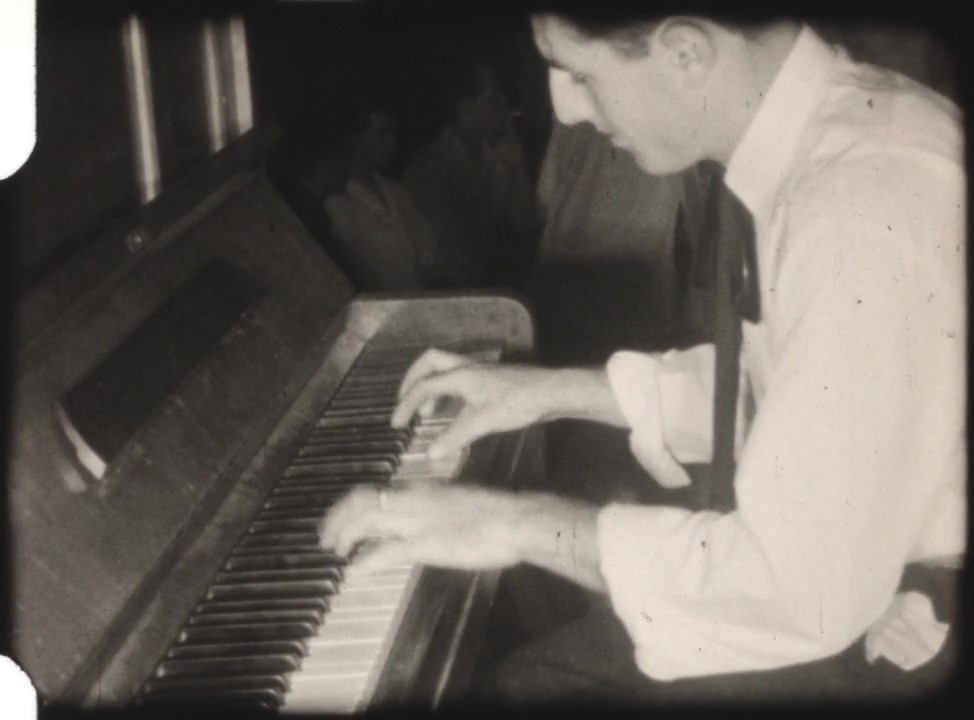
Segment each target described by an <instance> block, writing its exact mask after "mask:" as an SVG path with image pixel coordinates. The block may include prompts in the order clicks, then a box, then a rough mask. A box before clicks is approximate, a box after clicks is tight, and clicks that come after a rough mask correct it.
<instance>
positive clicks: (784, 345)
mask: <svg viewBox="0 0 974 720" xmlns="http://www.w3.org/2000/svg"><path fill="white" fill-rule="evenodd" d="M916 177H917V172H916V168H910V167H906V168H904V167H889V166H888V165H887V166H884V165H883V164H882V163H876V164H867V166H866V167H864V168H862V169H859V170H856V171H854V172H847V173H844V174H842V175H839V176H837V177H823V178H822V179H821V180H822V182H821V186H820V187H819V188H809V189H808V194H809V195H810V196H811V198H810V199H809V200H808V201H807V203H805V204H803V205H801V206H798V207H793V208H790V209H789V212H788V213H787V217H786V219H785V220H784V222H785V223H786V224H787V227H785V228H784V232H783V233H782V236H783V237H786V238H787V239H788V243H789V247H788V252H787V253H786V254H784V255H783V257H782V261H781V265H780V267H779V270H778V272H777V273H776V276H775V277H774V278H773V281H774V282H775V287H776V288H778V290H779V292H778V293H777V296H778V302H777V303H776V304H775V306H774V307H773V308H772V309H771V311H770V314H771V317H770V318H766V321H767V322H768V323H769V326H770V327H771V329H772V330H773V332H772V343H773V345H774V352H775V354H776V358H775V368H774V371H773V374H772V376H771V377H770V378H769V382H768V384H767V389H766V392H765V394H764V397H763V398H762V402H761V405H760V407H759V408H758V411H757V414H756V416H755V419H754V424H753V425H752V427H751V428H750V430H749V435H748V438H747V442H746V444H745V446H744V448H743V451H742V453H741V456H740V458H739V463H738V468H737V475H736V479H735V492H736V496H737V510H736V511H735V512H733V513H729V514H717V513H712V512H698V513H691V512H687V511H684V510H682V509H678V508H672V507H663V506H655V507H647V506H632V505H620V504H613V505H609V506H607V507H605V508H604V509H603V510H602V511H601V513H600V515H599V522H598V543H599V552H600V562H601V570H602V574H603V576H604V578H605V580H606V584H607V587H608V590H609V595H610V598H611V601H612V603H613V606H614V608H615V611H616V613H617V614H618V616H619V618H620V619H621V620H622V622H623V623H624V625H625V626H626V628H627V629H628V631H629V634H630V636H631V637H632V639H633V641H634V644H635V647H636V660H637V663H638V665H639V666H640V668H641V669H642V670H643V672H645V673H646V674H648V675H650V676H652V677H654V678H658V679H673V678H678V677H688V676H696V675H706V674H716V673H725V672H739V671H752V670H763V669H770V668H774V667H781V666H785V665H790V664H795V663H800V662H808V661H812V660H815V659H818V658H822V657H826V656H828V655H831V654H834V653H837V652H839V651H841V650H842V649H844V648H845V647H847V646H848V645H850V644H851V643H852V642H853V641H854V640H855V639H856V638H857V637H859V636H861V635H862V634H863V633H864V632H865V630H866V629H867V628H868V627H869V626H870V625H871V624H872V623H873V622H874V621H876V620H877V619H878V618H880V617H881V616H882V614H883V612H884V611H885V609H886V608H887V607H888V605H889V603H890V601H891V599H892V598H893V595H894V592H895V590H896V588H897V585H898V582H899V578H900V575H901V572H902V569H903V566H904V565H905V563H906V562H907V561H908V560H909V559H911V558H912V557H913V555H914V553H915V548H916V545H917V543H918V538H921V537H922V536H923V535H924V533H923V523H924V521H925V519H926V518H927V517H929V512H928V511H929V510H930V509H931V508H933V507H935V506H936V504H937V503H938V501H940V500H942V498H943V496H944V493H946V492H950V489H951V488H952V484H956V483H963V478H962V477H961V478H960V479H959V480H958V479H957V478H956V477H954V476H955V475H956V473H953V472H952V470H951V469H950V467H951V465H952V464H956V463H955V462H954V458H955V457H956V455H957V453H958V452H963V450H962V448H963V427H964V416H965V407H964V396H965V393H964V386H965V381H964V347H965V343H964V332H965V319H964V293H963V287H964V279H963V267H964V264H963V261H962V259H961V258H960V253H962V244H963V237H964V235H963V228H964V224H963V222H964V220H963V217H964V211H963V197H962V193H960V192H957V193H955V192H952V191H951V189H952V188H959V187H960V188H962V187H963V185H962V183H960V182H958V181H957V177H956V176H951V177H945V176H940V177H937V178H936V181H935V182H924V181H920V182H916V181H903V182H905V183H907V185H906V186H905V187H903V188H897V187H895V185H896V184H897V183H898V182H901V180H900V179H902V178H914V179H915V178H916ZM928 180H929V178H928ZM863 188H878V189H879V190H881V193H880V192H879V191H877V192H875V193H872V194H870V193H869V192H868V191H866V190H863ZM897 191H899V192H897ZM816 192H821V193H823V194H826V195H829V196H832V195H835V196H838V197H842V198H844V199H845V200H844V204H843V205H842V206H841V208H840V210H839V211H838V212H822V204H821V203H819V204H816V202H815V197H816ZM906 193H909V194H910V196H911V197H910V198H909V201H903V200H904V198H905V194H906ZM917 194H920V195H921V201H920V202H917V201H916V200H915V198H914V197H913V196H915V195H917ZM819 197H820V199H821V196H819ZM898 201H903V202H898ZM834 206H835V203H834V201H833V202H832V207H834ZM663 404H664V405H665V400H664V402H663ZM955 547H959V548H961V549H962V548H963V539H962V538H960V539H955Z"/></svg>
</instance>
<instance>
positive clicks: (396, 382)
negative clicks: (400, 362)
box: [338, 368, 404, 393]
mask: <svg viewBox="0 0 974 720" xmlns="http://www.w3.org/2000/svg"><path fill="white" fill-rule="evenodd" d="M403 375H404V372H403V371H401V370H399V368H392V369H391V370H388V369H383V370H379V371H375V372H361V368H357V369H356V370H352V371H351V372H350V373H348V375H346V376H345V380H344V381H343V382H342V385H341V387H340V388H339V389H338V392H339V393H342V392H344V391H346V390H347V389H349V388H358V387H375V386H377V385H386V386H390V385H391V386H395V387H396V388H398V387H399V386H400V385H402V377H403Z"/></svg>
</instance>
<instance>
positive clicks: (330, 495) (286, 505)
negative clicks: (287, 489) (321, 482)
mask: <svg viewBox="0 0 974 720" xmlns="http://www.w3.org/2000/svg"><path fill="white" fill-rule="evenodd" d="M346 492H347V491H346V490H327V489H326V488H322V487H318V488H316V489H314V490H308V491H305V492H303V493H298V494H294V493H278V494H277V495H271V496H270V497H268V498H267V499H266V500H264V505H263V508H262V509H265V510H290V509H294V508H315V509H317V510H326V509H328V508H330V507H331V506H332V505H334V504H335V502H336V501H338V500H340V499H341V498H342V497H344V496H345V494H346Z"/></svg>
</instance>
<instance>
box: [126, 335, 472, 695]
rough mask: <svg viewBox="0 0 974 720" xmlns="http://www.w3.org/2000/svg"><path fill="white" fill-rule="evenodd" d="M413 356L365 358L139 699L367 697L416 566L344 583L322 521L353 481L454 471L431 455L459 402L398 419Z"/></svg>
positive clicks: (385, 482)
mask: <svg viewBox="0 0 974 720" xmlns="http://www.w3.org/2000/svg"><path fill="white" fill-rule="evenodd" d="M417 352H418V351H413V352H410V353H406V352H405V351H403V350H396V351H371V352H366V353H363V354H362V355H361V356H360V357H359V359H358V361H357V362H356V363H355V365H354V366H353V367H352V369H351V370H350V371H349V373H348V374H347V375H346V377H345V379H344V381H343V382H342V385H341V387H340V388H339V389H338V391H337V392H336V394H335V396H334V397H333V399H332V401H331V402H330V403H329V405H328V407H327V408H326V410H325V411H324V413H323V414H322V415H321V417H320V418H319V419H318V421H317V422H316V424H315V426H314V427H313V428H312V429H311V431H310V432H309V434H308V435H307V437H306V438H305V441H304V443H303V445H302V447H301V449H300V450H299V451H298V453H297V455H296V457H294V458H293V460H292V461H291V464H290V465H289V466H288V468H287V469H286V470H285V471H284V473H283V476H282V477H281V478H280V479H279V480H278V481H277V482H276V483H275V484H274V486H273V487H272V488H271V490H270V492H269V494H268V496H267V498H266V499H265V501H264V503H263V505H262V506H261V508H260V510H259V511H258V512H257V514H256V516H255V517H254V519H253V521H252V522H251V524H250V526H249V527H248V528H247V530H246V532H245V533H244V534H243V535H242V537H241V539H240V540H239V541H238V543H237V545H236V546H235V548H234V550H233V551H232V552H231V554H230V556H229V557H228V558H227V559H226V561H225V562H224V563H223V565H222V567H221V568H220V569H219V571H218V572H217V574H216V576H215V577H214V579H213V581H212V582H211V584H210V587H209V588H208V589H207V591H206V593H205V595H204V597H203V598H202V599H201V600H200V601H199V603H198V604H197V605H196V607H195V608H194V610H193V611H192V612H191V614H190V616H189V617H188V619H187V620H186V622H185V623H184V624H183V628H182V630H181V632H180V633H179V635H178V637H177V638H176V640H175V641H174V643H173V645H172V646H171V647H170V649H169V650H168V652H167V653H166V655H165V657H164V658H163V659H162V660H161V661H160V662H159V664H158V665H157V667H156V669H155V671H154V672H153V673H152V675H151V676H150V678H149V679H148V680H147V681H146V682H145V684H144V686H143V688H142V690H141V693H140V696H139V701H140V702H141V703H158V702H186V701H192V702H213V703H219V704H221V705H248V706H260V707H264V708H267V709H277V710H280V711H281V712H283V713H288V712H312V711H313V712H354V711H356V710H359V709H363V708H364V707H366V706H367V705H368V701H369V698H370V696H371V694H372V691H373V690H374V689H375V684H376V682H377V680H378V678H379V676H380V674H381V671H382V667H383V664H384V661H385V658H386V655H387V654H388V651H389V648H390V646H391V644H392V640H393V639H394V637H395V634H396V628H397V626H398V622H399V620H400V619H401V616H402V614H403V612H404V610H405V608H406V606H407V604H408V599H409V597H410V591H411V589H412V587H413V586H414V584H415V582H416V579H417V577H418V575H419V571H420V568H419V567H418V566H404V567H396V568H390V569H387V570H385V571H381V572H377V573H372V574H370V575H368V576H361V575H354V574H353V576H352V578H350V579H348V580H346V579H345V569H346V564H345V561H344V559H343V558H341V557H338V556H337V555H335V554H334V553H333V552H330V551H329V550H327V549H322V548H320V547H319V544H318V525H319V522H320V520H321V518H322V516H323V514H324V512H325V511H326V510H327V508H328V507H330V506H331V504H332V503H334V502H335V501H336V500H337V499H338V498H340V497H342V496H343V495H344V494H345V493H346V492H348V491H349V490H350V489H352V488H354V487H357V486H369V485H372V486H389V485H395V484H397V483H405V482H421V481H427V482H442V481H447V480H450V479H451V478H452V477H453V476H454V475H455V474H456V473H457V471H458V469H459V466H460V464H461V459H460V458H459V457H455V458H450V459H447V460H440V461H431V460H429V459H427V458H426V457H425V451H426V449H427V448H428V446H429V444H430V443H431V442H432V440H433V439H434V438H435V437H436V436H437V435H438V434H439V432H440V431H441V430H442V428H443V427H444V425H445V424H446V423H448V422H449V421H450V419H451V411H450V410H446V411H445V412H444V411H438V412H437V413H435V414H434V415H432V416H430V417H426V418H420V419H418V420H417V421H415V422H414V424H413V425H412V427H410V428H408V429H396V428H392V427H390V426H389V419H390V417H391V414H392V410H393V408H394V407H395V403H396V397H397V391H398V388H399V384H400V382H401V379H402V376H403V374H404V372H405V370H406V369H407V368H408V367H409V365H410V364H411V362H412V361H413V360H414V359H415V357H416V354H417Z"/></svg>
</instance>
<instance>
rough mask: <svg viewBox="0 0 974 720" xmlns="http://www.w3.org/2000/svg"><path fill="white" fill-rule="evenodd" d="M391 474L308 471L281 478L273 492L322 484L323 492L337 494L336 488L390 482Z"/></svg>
mask: <svg viewBox="0 0 974 720" xmlns="http://www.w3.org/2000/svg"><path fill="white" fill-rule="evenodd" d="M390 475H392V473H391V472H362V473H349V472H332V471H329V472H315V471H313V470H311V469H307V470H305V471H304V472H300V473H295V474H293V475H289V476H283V477H281V478H280V479H279V480H278V481H277V482H276V483H275V484H274V488H273V490H282V489H284V488H287V487H293V486H294V485H301V484H309V483H310V484H315V483H319V484H321V488H320V490H321V491H322V492H335V489H334V488H352V487H355V486H356V485H375V484H383V483H386V482H388V481H389V476H390Z"/></svg>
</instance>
